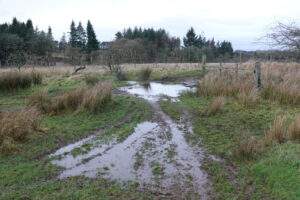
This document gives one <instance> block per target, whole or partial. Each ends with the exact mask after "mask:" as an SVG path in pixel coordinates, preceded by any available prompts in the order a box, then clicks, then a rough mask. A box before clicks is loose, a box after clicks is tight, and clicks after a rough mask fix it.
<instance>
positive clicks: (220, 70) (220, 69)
mask: <svg viewBox="0 0 300 200" xmlns="http://www.w3.org/2000/svg"><path fill="white" fill-rule="evenodd" d="M219 72H220V76H221V74H222V62H220V67H219Z"/></svg>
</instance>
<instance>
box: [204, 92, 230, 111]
mask: <svg viewBox="0 0 300 200" xmlns="http://www.w3.org/2000/svg"><path fill="white" fill-rule="evenodd" d="M224 105H225V98H224V97H222V96H219V97H216V98H214V99H213V100H212V102H211V103H210V104H209V106H208V107H207V111H206V113H207V115H215V114H217V113H218V112H221V111H222V109H223V107H224Z"/></svg>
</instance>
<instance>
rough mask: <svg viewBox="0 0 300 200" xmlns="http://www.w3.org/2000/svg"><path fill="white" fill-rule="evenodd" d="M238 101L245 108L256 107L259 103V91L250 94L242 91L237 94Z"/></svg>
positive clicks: (252, 91) (253, 90)
mask: <svg viewBox="0 0 300 200" xmlns="http://www.w3.org/2000/svg"><path fill="white" fill-rule="evenodd" d="M237 101H238V102H239V103H240V104H241V105H243V106H245V107H248V108H249V107H255V106H256V105H257V103H258V102H259V94H258V91H257V90H255V89H252V90H251V91H249V92H245V91H241V92H239V93H238V94H237Z"/></svg>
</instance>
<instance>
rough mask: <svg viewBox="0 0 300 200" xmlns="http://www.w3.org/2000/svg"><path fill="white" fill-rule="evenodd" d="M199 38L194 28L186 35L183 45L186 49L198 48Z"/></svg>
mask: <svg viewBox="0 0 300 200" xmlns="http://www.w3.org/2000/svg"><path fill="white" fill-rule="evenodd" d="M197 43H198V37H197V35H196V33H195V30H194V28H193V27H191V28H190V29H189V30H188V32H187V33H186V37H185V38H183V44H184V46H185V47H191V46H197Z"/></svg>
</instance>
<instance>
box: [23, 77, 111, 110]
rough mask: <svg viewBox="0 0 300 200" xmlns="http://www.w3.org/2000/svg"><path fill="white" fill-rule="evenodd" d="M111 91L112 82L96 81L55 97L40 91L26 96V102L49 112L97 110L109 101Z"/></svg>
mask: <svg viewBox="0 0 300 200" xmlns="http://www.w3.org/2000/svg"><path fill="white" fill-rule="evenodd" d="M111 92H112V84H111V83H108V82H103V83H97V84H96V85H95V86H93V87H92V88H87V87H81V88H77V89H75V90H71V91H67V92H65V93H63V94H61V95H59V96H55V97H50V96H49V94H48V92H47V91H40V92H38V93H35V94H33V95H32V96H30V97H29V98H28V104H29V105H30V106H35V107H36V108H37V109H38V110H40V111H41V112H43V113H50V114H60V113H62V112H64V111H76V110H79V109H86V110H88V111H90V112H97V111H100V110H101V109H103V107H104V106H105V104H106V103H107V102H109V101H111Z"/></svg>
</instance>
